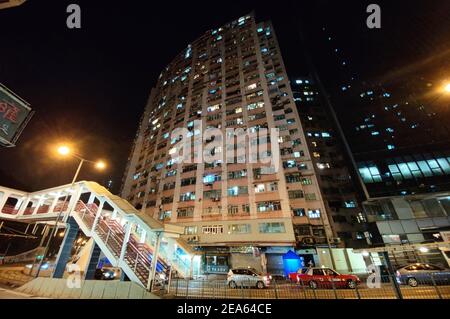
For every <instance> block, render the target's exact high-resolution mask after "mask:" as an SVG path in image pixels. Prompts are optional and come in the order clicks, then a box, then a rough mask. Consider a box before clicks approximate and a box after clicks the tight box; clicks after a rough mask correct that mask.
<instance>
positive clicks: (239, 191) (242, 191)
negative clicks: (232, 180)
mask: <svg viewBox="0 0 450 319" xmlns="http://www.w3.org/2000/svg"><path fill="white" fill-rule="evenodd" d="M246 194H248V186H233V187H229V188H228V196H239V195H246Z"/></svg>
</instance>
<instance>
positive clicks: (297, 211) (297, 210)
mask: <svg viewBox="0 0 450 319" xmlns="http://www.w3.org/2000/svg"><path fill="white" fill-rule="evenodd" d="M292 213H293V214H294V216H297V217H301V216H306V212H305V209H304V208H294V209H293V210H292Z"/></svg>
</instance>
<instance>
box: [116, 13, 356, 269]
mask: <svg viewBox="0 0 450 319" xmlns="http://www.w3.org/2000/svg"><path fill="white" fill-rule="evenodd" d="M293 96H294V95H293V93H292V90H291V87H290V84H289V79H288V77H287V73H286V69H285V66H284V63H283V60H282V57H281V52H280V48H279V45H278V42H277V38H276V35H275V33H274V29H273V26H272V25H271V23H270V22H267V21H266V22H259V23H257V22H256V21H255V19H254V16H253V15H252V14H250V15H247V16H244V17H241V18H239V19H237V20H235V21H233V22H231V23H228V24H226V25H224V26H223V27H220V28H218V29H214V30H210V31H207V32H206V33H205V34H203V35H202V36H201V37H200V38H198V39H197V40H195V41H193V42H192V43H191V44H189V45H188V46H187V48H186V49H185V50H184V51H183V52H181V53H180V54H179V55H178V56H176V57H175V59H174V60H173V61H172V62H171V63H170V64H169V65H168V66H167V67H166V68H165V69H164V70H163V71H162V73H161V75H160V77H159V79H158V82H157V85H156V86H155V88H153V89H152V91H151V94H150V97H149V100H148V104H147V107H146V109H145V112H144V114H143V116H142V119H141V123H140V126H139V130H138V133H137V135H136V139H135V142H134V146H133V149H132V152H131V155H130V158H129V162H128V166H127V169H126V173H125V176H124V181H123V186H122V196H123V197H124V198H126V199H128V200H129V201H130V202H131V203H132V204H133V205H134V206H135V207H136V208H138V209H142V210H144V211H145V212H146V213H147V214H149V215H151V216H153V217H154V218H157V219H159V220H162V221H170V222H171V223H177V224H179V225H184V226H185V235H184V238H185V239H186V240H187V241H188V242H189V243H190V244H191V245H193V246H195V247H196V248H197V249H198V250H199V251H202V252H204V254H203V256H204V267H205V269H204V271H205V272H208V273H223V272H226V271H227V270H228V267H230V266H234V267H236V266H248V265H252V266H254V267H255V268H259V269H265V268H267V269H268V270H269V271H277V270H279V269H280V268H282V267H283V264H282V259H281V256H282V254H284V253H285V252H287V251H288V250H289V249H295V245H296V242H298V243H300V245H304V246H308V247H314V246H315V245H327V244H328V243H329V244H330V245H333V246H335V247H337V246H340V247H342V246H343V244H344V243H343V242H341V241H339V239H338V235H339V234H338V233H337V232H336V230H335V228H334V227H333V225H332V224H333V220H331V219H329V216H328V214H327V209H326V208H325V205H324V201H323V199H322V193H321V191H320V187H319V186H320V184H319V181H318V178H317V174H316V170H315V168H314V165H317V163H315V162H314V161H313V156H314V155H313V154H311V152H310V150H309V148H308V143H307V138H306V137H305V133H304V128H303V127H302V122H301V121H300V118H299V114H298V111H297V108H296V104H295V102H294V98H293ZM199 125H201V127H200V126H199ZM181 128H185V129H187V131H186V132H187V134H186V136H184V141H185V140H186V137H187V138H189V139H190V140H189V147H190V148H191V147H192V149H193V152H192V155H193V156H192V157H198V156H199V153H200V157H201V155H202V154H201V153H202V150H200V151H196V147H197V148H198V147H200V146H202V147H203V148H204V149H205V148H208V147H209V148H210V150H211V152H210V154H209V155H211V154H212V155H214V156H215V157H214V158H215V159H214V160H213V161H204V160H203V161H190V162H187V161H182V160H180V158H179V157H177V156H176V155H175V154H178V152H179V149H180V144H181V143H182V139H183V138H182V137H180V136H179V135H178V134H173V132H174V131H175V130H176V129H181ZM206 129H216V130H219V131H220V132H221V133H222V136H223V139H222V140H220V139H217V137H216V138H212V137H210V136H207V135H205V134H204V131H205V130H206ZM229 129H244V130H246V132H247V133H249V134H256V133H258V132H260V131H262V130H263V129H268V130H271V129H278V130H279V131H278V134H271V135H270V136H268V137H264V138H261V137H259V138H257V139H256V140H255V139H250V138H249V139H248V140H246V142H247V141H248V142H249V143H248V144H249V145H257V146H262V145H265V146H266V147H267V149H268V153H267V154H266V155H271V156H272V158H276V156H275V155H277V154H279V156H280V158H279V163H277V162H275V163H269V164H266V163H262V160H261V158H258V159H259V160H258V161H257V162H251V161H249V156H248V157H246V160H245V161H242V159H243V157H242V156H237V157H236V156H234V155H233V157H232V159H233V161H232V162H231V163H230V161H229V159H228V157H226V156H225V155H226V154H228V152H230V151H231V152H233V151H235V150H237V151H239V150H240V149H241V148H242V146H243V145H242V144H240V143H237V145H235V144H233V143H230V142H229V141H235V142H236V141H238V140H237V137H234V136H233V135H231V137H232V138H231V140H227V139H225V136H226V137H230V133H229V132H227V130H229ZM238 142H239V141H238ZM214 143H215V144H214ZM244 144H247V143H244ZM210 145H214V147H212V148H211V147H210ZM247 155H252V154H251V147H250V151H248V152H247ZM278 164H279V165H278ZM276 166H279V168H278V169H276ZM354 200H355V199H354V198H353V197H351V198H350V197H349V198H348V202H346V203H344V204H343V205H348V206H353V205H355V202H354ZM341 204H342V203H340V204H339V205H341ZM350 217H351V216H349V218H350ZM354 217H355V218H358V216H357V215H356V214H355V216H354ZM337 222H338V221H337ZM294 230H295V232H294ZM299 230H301V231H299ZM327 240H328V242H327ZM255 257H257V258H255ZM314 258H316V257H314Z"/></svg>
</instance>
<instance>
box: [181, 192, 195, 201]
mask: <svg viewBox="0 0 450 319" xmlns="http://www.w3.org/2000/svg"><path fill="white" fill-rule="evenodd" d="M191 200H195V193H194V192H187V193H184V194H181V195H180V202H187V201H191Z"/></svg>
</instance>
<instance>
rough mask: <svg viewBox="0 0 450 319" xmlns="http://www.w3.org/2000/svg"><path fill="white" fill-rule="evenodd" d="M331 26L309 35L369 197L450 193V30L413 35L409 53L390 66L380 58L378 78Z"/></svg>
mask: <svg viewBox="0 0 450 319" xmlns="http://www.w3.org/2000/svg"><path fill="white" fill-rule="evenodd" d="M416 22H417V25H422V26H423V27H424V28H425V27H426V26H427V25H428V22H427V23H424V22H423V21H416ZM333 30H334V28H330V27H323V29H322V34H321V36H316V37H314V38H312V37H311V38H310V39H309V40H311V42H314V43H315V46H314V50H315V51H319V52H321V54H322V58H321V59H319V58H316V60H315V62H316V65H317V68H318V69H319V73H320V74H321V78H322V79H325V80H324V82H325V84H327V87H328V92H329V94H330V96H331V101H332V103H333V108H334V109H335V111H336V113H337V116H338V118H339V121H340V123H341V125H342V127H343V129H344V132H345V136H346V138H347V141H348V143H349V145H350V148H351V151H352V153H353V156H354V159H355V161H356V163H357V166H358V171H359V174H360V176H361V178H362V180H363V182H364V184H365V187H366V189H367V191H368V193H369V195H370V197H384V196H398V195H400V196H401V195H414V194H420V193H428V192H444V191H448V190H450V179H449V175H450V124H449V123H450V111H449V108H448V104H449V102H450V93H449V92H448V90H446V89H445V87H446V85H448V83H450V82H449V81H450V79H449V78H448V69H449V67H450V64H449V59H448V52H449V51H448V44H447V43H446V42H445V41H442V40H441V39H445V38H446V37H445V36H444V35H445V34H446V33H448V30H443V31H442V32H441V33H440V34H434V29H430V30H428V29H426V31H425V30H424V33H423V34H422V35H421V37H422V38H421V39H423V38H426V40H427V41H421V40H419V39H416V38H415V37H411V38H414V41H417V42H411V43H408V49H409V50H410V52H411V54H408V55H402V54H400V53H397V54H395V55H394V54H393V56H392V60H393V61H395V59H397V60H398V61H399V62H398V64H397V65H396V66H395V68H392V69H386V66H385V65H382V64H383V63H381V62H380V61H378V62H377V63H378V65H379V68H380V70H379V71H378V73H377V74H375V75H374V74H373V72H372V74H371V75H369V74H370V72H368V71H367V70H366V71H365V72H363V69H364V68H363V67H361V65H359V66H358V65H357V64H356V63H353V60H352V56H350V55H348V54H346V50H345V47H342V43H343V42H344V41H343V40H344V38H345V37H347V35H346V34H345V35H344V34H338V33H336V32H333ZM444 33H445V34H444ZM425 35H427V37H426V36H425ZM419 47H420V50H419V49H418V48H419ZM380 50H381V48H380ZM418 52H421V53H422V54H418ZM402 59H403V60H402ZM389 62H390V61H386V65H388V63H389ZM391 64H392V63H391ZM402 64H403V66H402ZM383 68H384V69H383ZM366 69H370V68H368V67H366ZM330 74H332V76H330ZM326 78H328V79H326Z"/></svg>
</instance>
